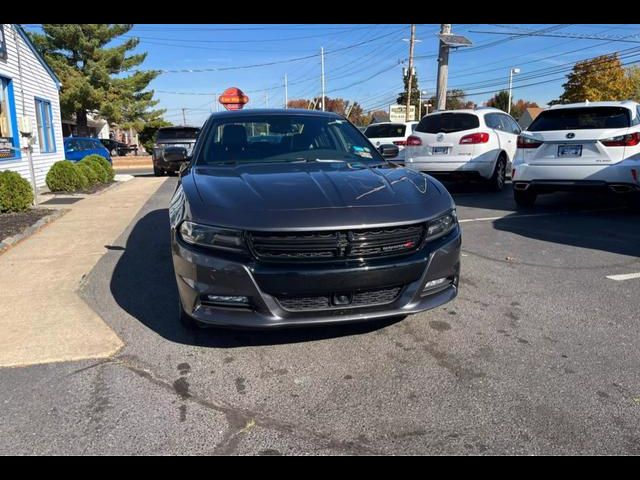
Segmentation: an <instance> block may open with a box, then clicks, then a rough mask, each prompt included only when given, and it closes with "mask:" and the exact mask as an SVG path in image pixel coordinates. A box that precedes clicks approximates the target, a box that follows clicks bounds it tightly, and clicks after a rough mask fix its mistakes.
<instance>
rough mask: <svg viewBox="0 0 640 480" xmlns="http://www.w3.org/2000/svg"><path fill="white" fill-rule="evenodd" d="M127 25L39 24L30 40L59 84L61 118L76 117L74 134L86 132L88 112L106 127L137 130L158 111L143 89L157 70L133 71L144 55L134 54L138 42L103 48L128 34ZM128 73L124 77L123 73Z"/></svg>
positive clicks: (128, 40) (131, 40) (129, 26)
mask: <svg viewBox="0 0 640 480" xmlns="http://www.w3.org/2000/svg"><path fill="white" fill-rule="evenodd" d="M132 27H133V25H130V24H43V25H42V30H43V33H42V34H37V33H34V34H30V35H31V38H32V40H33V42H34V44H35V46H36V48H37V49H38V50H39V51H40V53H41V54H42V55H43V56H44V58H45V59H46V61H47V63H49V65H51V67H52V68H53V70H54V71H55V73H56V75H57V76H58V78H60V81H61V82H62V88H61V91H60V107H61V110H62V115H63V117H66V118H71V117H72V116H73V115H75V118H76V122H77V125H78V130H79V131H80V132H83V133H82V134H87V133H88V129H87V113H89V112H97V113H98V114H99V115H101V116H102V117H104V118H107V119H108V120H109V121H110V122H111V123H118V124H120V125H121V126H123V127H125V128H127V127H135V128H136V129H142V128H143V126H144V123H145V122H147V121H155V118H156V117H157V116H158V114H162V113H164V112H163V111H153V110H150V109H151V108H152V107H154V106H156V105H157V103H158V102H157V101H155V100H153V91H145V89H146V88H147V87H148V85H149V83H150V82H151V81H152V80H153V79H154V78H156V77H157V76H158V75H159V73H160V72H158V71H153V70H147V71H143V70H138V69H136V70H135V71H133V70H134V69H135V68H136V67H138V66H139V65H140V64H142V62H144V60H145V58H146V56H147V54H146V53H138V54H133V53H131V50H133V49H134V48H136V47H137V46H138V44H139V42H140V41H139V39H137V38H128V39H126V40H123V42H122V43H121V44H120V45H116V46H113V47H109V48H107V47H106V45H107V44H109V43H111V42H113V41H114V40H116V39H118V37H120V36H122V35H124V34H125V33H127V32H129V31H130V30H131V28H132ZM127 73H129V74H128V75H127Z"/></svg>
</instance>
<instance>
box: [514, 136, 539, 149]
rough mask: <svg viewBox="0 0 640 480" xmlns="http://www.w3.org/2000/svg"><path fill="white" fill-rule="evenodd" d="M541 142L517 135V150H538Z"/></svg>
mask: <svg viewBox="0 0 640 480" xmlns="http://www.w3.org/2000/svg"><path fill="white" fill-rule="evenodd" d="M540 145H542V142H540V141H538V140H534V139H532V138H527V137H523V136H522V135H518V148H538V147H539V146H540Z"/></svg>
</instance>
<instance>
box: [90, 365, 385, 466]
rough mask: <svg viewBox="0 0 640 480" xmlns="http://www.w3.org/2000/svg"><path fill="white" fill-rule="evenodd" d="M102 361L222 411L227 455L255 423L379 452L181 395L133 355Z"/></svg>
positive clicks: (221, 447)
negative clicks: (225, 423) (225, 428)
mask: <svg viewBox="0 0 640 480" xmlns="http://www.w3.org/2000/svg"><path fill="white" fill-rule="evenodd" d="M103 363H105V364H106V363H110V364H113V365H119V366H121V367H123V368H126V369H127V370H129V371H131V372H132V373H134V374H136V375H138V376H139V377H141V378H144V379H145V380H148V381H150V382H151V383H153V384H154V385H156V386H158V387H160V388H162V389H164V390H165V391H167V392H170V393H172V394H174V395H178V396H180V397H181V400H182V401H184V402H194V403H196V404H197V405H199V406H201V407H203V408H206V409H208V410H213V411H216V412H218V413H221V414H223V415H224V417H225V419H226V420H227V424H228V428H227V431H226V432H225V434H224V436H223V439H222V440H221V441H220V443H219V444H218V445H217V446H216V447H215V449H214V453H215V454H219V455H228V454H231V453H233V452H234V451H235V449H236V448H237V446H238V445H239V443H240V440H241V439H242V437H241V435H242V434H248V433H249V432H250V431H251V430H252V429H254V428H255V427H256V426H259V427H262V428H266V429H270V430H275V431H278V432H282V433H286V434H290V435H299V436H303V437H304V438H306V439H308V440H311V441H314V442H315V443H320V444H322V445H324V446H325V447H327V448H333V449H337V450H341V451H344V452H347V453H351V454H376V453H378V452H377V451H375V450H374V449H372V448H370V447H368V446H364V445H361V444H359V443H356V442H352V441H343V440H336V439H332V438H330V436H329V435H328V434H325V433H322V432H318V431H316V430H311V429H308V428H304V427H301V426H299V425H295V424H291V423H288V422H284V421H281V420H278V419H274V418H271V417H268V416H266V415H263V414H261V413H258V412H255V411H252V410H250V409H245V408H239V407H236V406H233V405H230V404H228V403H225V402H220V401H213V400H207V399H204V398H202V397H200V396H199V395H197V394H195V393H193V392H191V391H189V394H188V396H185V395H184V391H183V394H182V395H181V394H180V392H178V391H177V390H176V387H175V385H174V384H175V382H172V381H169V380H166V379H164V378H162V377H160V376H159V375H157V374H156V373H154V372H153V371H152V370H151V369H150V368H148V367H145V366H142V365H141V362H140V360H139V359H138V358H137V357H135V356H133V355H122V356H119V357H114V358H111V359H108V360H105V361H104V362H103ZM94 366H95V365H94Z"/></svg>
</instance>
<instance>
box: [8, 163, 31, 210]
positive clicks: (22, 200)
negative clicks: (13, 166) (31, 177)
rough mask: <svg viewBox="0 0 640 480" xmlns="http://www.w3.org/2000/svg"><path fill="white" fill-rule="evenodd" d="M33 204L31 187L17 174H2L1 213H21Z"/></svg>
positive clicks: (9, 172)
mask: <svg viewBox="0 0 640 480" xmlns="http://www.w3.org/2000/svg"><path fill="white" fill-rule="evenodd" d="M32 203H33V191H32V190H31V185H30V184H29V182H28V181H26V180H25V179H24V178H22V176H21V175H20V174H19V173H17V172H11V171H9V170H6V171H4V172H0V212H1V213H4V212H20V211H23V210H27V209H28V208H29V207H30V206H31V204H32Z"/></svg>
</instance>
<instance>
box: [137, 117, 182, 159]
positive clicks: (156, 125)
mask: <svg viewBox="0 0 640 480" xmlns="http://www.w3.org/2000/svg"><path fill="white" fill-rule="evenodd" d="M172 125H173V124H172V123H171V122H167V121H166V120H164V119H163V118H160V116H158V117H156V118H154V119H152V120H148V121H147V122H146V123H145V124H144V126H143V127H142V129H140V130H137V131H138V139H139V140H140V143H141V144H142V146H143V147H144V149H145V150H146V151H147V153H149V154H150V153H151V152H152V151H153V145H154V144H155V143H156V134H157V133H158V129H160V128H162V127H171V126H172Z"/></svg>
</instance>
